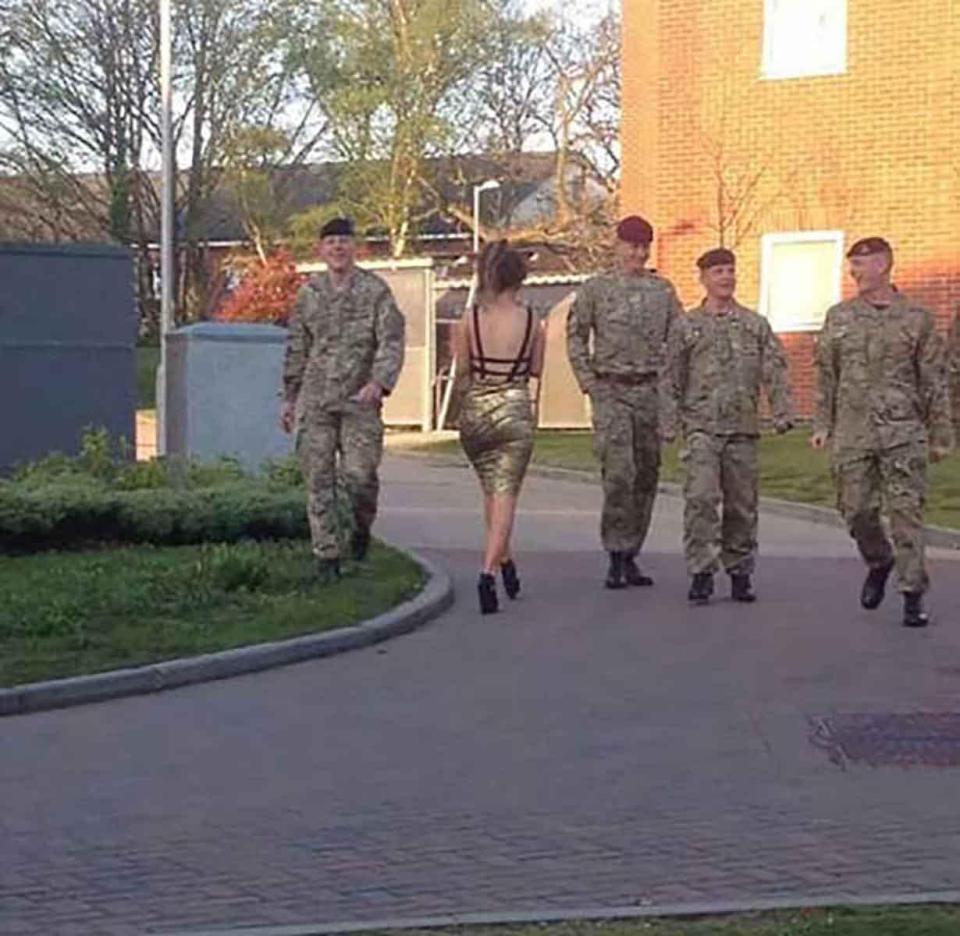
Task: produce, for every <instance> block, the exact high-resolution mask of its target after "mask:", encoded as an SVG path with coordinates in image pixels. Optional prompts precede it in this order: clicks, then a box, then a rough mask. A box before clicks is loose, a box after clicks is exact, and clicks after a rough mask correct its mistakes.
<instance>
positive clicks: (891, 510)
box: [831, 442, 929, 592]
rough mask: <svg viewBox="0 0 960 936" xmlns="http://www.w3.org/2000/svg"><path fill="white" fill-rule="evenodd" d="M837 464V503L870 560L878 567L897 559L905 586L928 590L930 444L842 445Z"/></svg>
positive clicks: (834, 462)
mask: <svg viewBox="0 0 960 936" xmlns="http://www.w3.org/2000/svg"><path fill="white" fill-rule="evenodd" d="M831 467H832V470H833V477H834V481H835V483H836V485H837V507H838V509H839V510H840V513H841V514H842V515H843V519H844V520H845V521H846V524H847V529H848V530H849V531H850V535H851V536H852V537H853V538H854V539H855V540H856V541H857V548H858V549H859V550H860V555H861V556H862V557H863V560H864V562H866V564H867V565H868V566H869V567H870V568H871V569H876V568H881V567H883V566H886V565H889V564H890V562H891V560H893V561H895V562H896V567H897V577H898V578H899V580H900V590H901V591H908V592H923V591H926V589H927V586H928V584H929V582H928V578H927V571H926V567H925V564H924V534H923V507H924V503H925V502H926V495H927V447H926V445H925V444H924V443H922V442H913V443H908V444H906V445H898V446H896V447H895V448H891V449H880V450H874V451H862V450H844V449H838V450H837V451H835V452H834V455H833V460H832V465H831ZM883 514H886V517H887V519H888V521H889V527H890V536H888V535H887V531H886V530H885V529H884V525H883V520H882V516H883ZM891 539H892V542H891Z"/></svg>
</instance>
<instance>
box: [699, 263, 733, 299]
mask: <svg viewBox="0 0 960 936" xmlns="http://www.w3.org/2000/svg"><path fill="white" fill-rule="evenodd" d="M700 282H701V283H703V288H704V289H705V290H706V292H707V295H708V296H710V298H711V299H719V300H721V301H726V300H729V299H732V298H733V294H734V293H735V292H736V291H737V268H736V267H735V266H734V265H733V264H732V263H721V264H719V265H718V266H712V267H707V268H706V269H705V270H702V271H701V273H700Z"/></svg>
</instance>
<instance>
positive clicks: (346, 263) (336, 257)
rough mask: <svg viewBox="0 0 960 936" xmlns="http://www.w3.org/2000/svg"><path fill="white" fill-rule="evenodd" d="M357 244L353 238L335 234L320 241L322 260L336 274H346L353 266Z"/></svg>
mask: <svg viewBox="0 0 960 936" xmlns="http://www.w3.org/2000/svg"><path fill="white" fill-rule="evenodd" d="M356 252H357V248H356V243H355V241H354V239H353V238H352V237H348V236H345V235H342V234H333V235H330V236H329V237H324V238H323V239H322V240H321V241H320V259H321V260H323V262H324V263H326V265H327V266H328V267H329V268H330V269H331V270H333V272H334V273H344V272H346V271H347V270H349V269H350V267H352V266H353V261H354V258H355V256H356Z"/></svg>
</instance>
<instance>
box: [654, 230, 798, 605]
mask: <svg viewBox="0 0 960 936" xmlns="http://www.w3.org/2000/svg"><path fill="white" fill-rule="evenodd" d="M697 266H698V267H699V268H700V282H701V283H702V284H703V287H704V289H705V290H706V294H707V295H706V298H705V299H704V301H703V303H702V304H701V305H700V306H699V308H696V309H692V310H691V311H690V312H689V313H687V314H686V315H684V316H682V317H681V318H680V320H679V321H678V322H677V324H676V326H675V327H674V329H673V333H672V335H671V338H670V349H669V369H668V380H667V387H668V392H667V393H665V395H664V417H663V421H664V440H665V441H672V440H673V437H674V435H675V433H676V427H677V422H678V414H679V422H680V424H681V426H682V429H683V441H684V450H683V452H682V454H681V460H682V461H683V463H684V466H685V469H686V478H685V483H684V489H683V495H684V513H683V545H684V551H685V553H686V557H687V567H688V570H689V572H690V576H691V584H690V593H689V596H688V597H689V599H690V601H692V602H694V603H695V604H706V603H707V602H709V600H710V597H711V595H712V594H713V575H714V572H716V571H717V570H718V568H720V566H722V567H723V568H724V569H725V570H726V572H727V574H728V575H729V576H730V594H731V597H732V598H733V600H734V601H743V602H751V601H755V600H756V595H755V594H754V592H753V587H752V583H751V581H750V576H751V575H752V574H753V569H754V563H755V559H756V552H757V494H758V485H759V476H758V471H757V438H758V436H759V419H758V412H757V411H758V404H759V398H760V388H761V386H762V387H763V388H764V390H765V391H766V394H767V397H768V399H769V401H770V409H771V412H772V416H773V425H774V428H775V429H776V431H777V432H778V433H783V432H787V431H788V430H789V429H790V428H791V425H792V420H793V416H792V407H791V403H790V385H789V380H788V374H787V359H786V356H785V355H784V352H783V346H782V345H781V344H780V340H779V339H778V338H777V336H776V335H774V333H773V330H772V329H771V328H770V323H769V322H768V321H767V320H766V319H765V318H762V317H761V316H759V315H757V313H756V312H753V311H752V310H750V309H746V308H744V307H743V306H742V305H740V304H739V303H738V302H737V301H736V300H735V299H734V291H735V290H736V285H737V276H736V258H735V257H734V255H733V253H732V252H731V251H729V250H726V249H725V248H723V247H718V248H716V249H714V250H708V251H707V252H706V253H705V254H704V255H703V256H702V257H700V259H699V260H698V261H697ZM721 502H722V504H723V518H722V520H721V517H720V513H719V511H718V507H719V506H720V504H721Z"/></svg>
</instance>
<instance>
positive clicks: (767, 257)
mask: <svg viewBox="0 0 960 936" xmlns="http://www.w3.org/2000/svg"><path fill="white" fill-rule="evenodd" d="M810 243H831V244H833V248H834V255H835V262H834V265H833V279H832V282H831V284H830V286H831V289H830V291H831V293H832V294H833V300H832V302H833V303H836V302H839V301H840V299H841V298H842V294H843V246H844V234H843V231H778V232H777V233H775V234H764V235H763V236H762V237H761V238H760V314H761V315H762V316H763V317H764V318H765V319H768V320H769V319H770V285H771V283H770V274H771V271H772V266H773V250H774V248H775V247H776V246H777V245H778V244H810ZM828 308H829V306H825V307H824V308H823V309H822V310H821V312H820V318H819V320H817V319H808V320H807V321H801V322H794V323H792V324H791V326H790V328H780V327H778V326H775V327H774V331H777V332H780V333H782V334H791V333H793V332H812V331H820V329H821V328H822V327H823V317H824V316H825V315H826V312H827V309H828ZM771 325H773V323H772V322H771Z"/></svg>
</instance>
